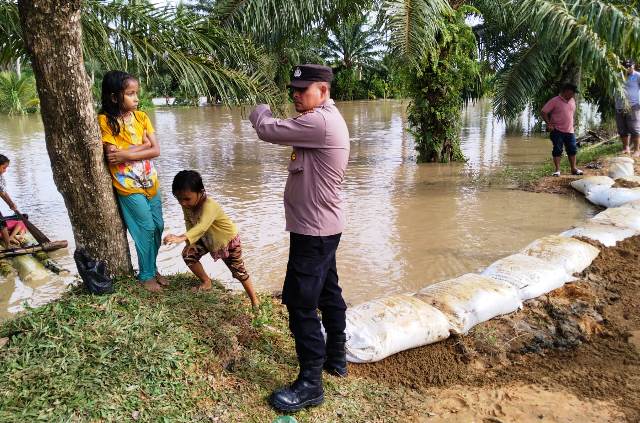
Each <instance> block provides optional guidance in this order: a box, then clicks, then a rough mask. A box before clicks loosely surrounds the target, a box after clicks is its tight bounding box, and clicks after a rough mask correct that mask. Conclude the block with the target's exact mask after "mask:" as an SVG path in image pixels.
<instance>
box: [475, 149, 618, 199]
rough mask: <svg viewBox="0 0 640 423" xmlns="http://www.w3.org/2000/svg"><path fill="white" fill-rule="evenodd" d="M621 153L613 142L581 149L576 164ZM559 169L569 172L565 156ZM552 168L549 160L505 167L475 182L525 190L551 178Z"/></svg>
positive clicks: (480, 177)
mask: <svg viewBox="0 0 640 423" xmlns="http://www.w3.org/2000/svg"><path fill="white" fill-rule="evenodd" d="M621 151H622V145H621V144H620V143H619V142H615V141H614V142H613V143H611V144H603V145H600V146H598V147H595V148H588V147H587V148H582V149H580V150H578V154H577V158H576V163H577V165H578V167H581V166H584V165H585V164H587V163H589V162H592V161H595V160H597V159H599V158H601V157H606V156H613V155H616V154H619V153H620V152H621ZM560 169H561V171H562V172H563V173H565V174H567V173H570V172H571V168H570V166H569V160H568V159H567V157H566V156H564V157H563V159H562V162H561V163H560ZM553 171H554V167H553V163H552V161H551V158H549V160H548V161H546V162H544V163H540V164H538V165H535V166H533V167H519V168H516V167H512V166H506V167H505V168H503V169H502V170H500V171H498V172H495V173H493V174H491V175H482V176H479V177H477V178H476V179H475V182H476V183H477V184H480V185H509V184H511V185H514V184H515V185H517V186H518V187H520V188H526V187H528V186H530V185H531V184H533V183H534V182H536V181H537V180H539V179H540V178H543V177H545V176H551V173H553Z"/></svg>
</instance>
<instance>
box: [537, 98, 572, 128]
mask: <svg viewBox="0 0 640 423" xmlns="http://www.w3.org/2000/svg"><path fill="white" fill-rule="evenodd" d="M542 111H543V112H545V113H547V114H548V115H549V123H550V124H551V125H553V127H554V128H555V129H556V130H558V131H560V132H566V133H570V134H573V132H574V131H573V114H574V113H575V112H576V101H575V100H574V99H573V98H572V99H571V100H569V101H567V100H565V99H564V98H562V97H561V96H559V95H557V96H555V97H553V98H552V99H551V100H549V101H547V104H545V105H544V107H543V108H542Z"/></svg>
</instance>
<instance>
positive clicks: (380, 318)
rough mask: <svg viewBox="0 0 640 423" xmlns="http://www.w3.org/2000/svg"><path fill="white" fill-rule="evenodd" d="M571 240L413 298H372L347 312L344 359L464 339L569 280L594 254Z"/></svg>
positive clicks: (538, 246)
mask: <svg viewBox="0 0 640 423" xmlns="http://www.w3.org/2000/svg"><path fill="white" fill-rule="evenodd" d="M599 252H600V251H599V250H598V249H597V248H595V247H593V246H591V245H589V244H587V243H585V242H582V241H579V240H577V239H574V238H570V237H564V236H559V235H551V236H547V237H544V238H541V239H539V240H537V241H534V242H533V243H531V244H530V245H528V246H527V247H526V248H525V249H523V250H522V251H520V252H518V253H516V254H513V255H511V256H509V257H505V258H503V259H501V260H498V261H496V262H495V263H493V264H492V265H490V266H489V267H488V268H487V269H485V270H484V272H482V273H481V274H472V273H469V274H466V275H462V276H460V277H458V278H455V279H450V280H446V281H443V282H439V283H436V284H434V285H429V286H427V287H426V288H424V289H421V290H420V291H418V292H416V293H412V294H402V295H395V296H391V297H387V298H381V299H376V300H372V301H368V302H366V303H363V304H360V305H358V306H356V307H352V308H350V309H349V310H347V359H348V360H349V361H351V362H354V363H365V362H373V361H378V360H381V359H383V358H385V357H388V356H389V355H392V354H395V353H397V352H400V351H403V350H406V349H409V348H415V347H418V346H422V345H427V344H431V343H434V342H438V341H441V340H443V339H446V338H448V337H449V335H450V334H451V333H456V334H464V333H466V332H468V331H469V330H470V329H471V328H472V327H474V326H475V325H477V324H479V323H482V322H484V321H487V320H489V319H492V318H493V317H496V316H500V315H503V314H508V313H512V312H514V311H516V310H518V309H520V308H521V307H522V302H523V301H525V300H528V299H531V298H534V297H537V296H540V295H543V294H545V293H547V292H549V291H552V290H553V289H556V288H559V287H561V286H563V285H564V284H565V283H566V282H569V281H572V280H574V277H573V274H574V273H576V272H581V271H583V270H584V269H585V268H586V267H587V266H589V265H590V264H591V262H592V261H593V260H594V259H595V258H596V257H597V255H598V254H599Z"/></svg>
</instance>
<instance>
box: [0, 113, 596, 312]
mask: <svg viewBox="0 0 640 423" xmlns="http://www.w3.org/2000/svg"><path fill="white" fill-rule="evenodd" d="M338 106H339V109H340V111H341V112H342V113H343V115H344V117H345V119H346V121H347V124H348V125H349V130H350V133H351V158H350V162H349V168H348V171H347V177H346V183H345V190H344V197H345V200H346V212H347V229H346V230H345V232H344V234H343V238H342V242H341V244H340V249H339V251H338V268H339V269H338V270H339V274H340V278H341V283H342V286H343V288H344V292H345V297H346V299H347V301H349V302H350V303H352V304H356V303H359V302H362V301H365V300H367V299H371V298H374V297H380V296H384V295H388V294H392V293H398V292H404V291H414V290H416V289H418V288H421V287H423V286H426V285H428V284H431V283H433V282H437V281H439V280H442V279H445V278H449V277H453V276H457V275H460V274H462V273H465V272H472V271H477V270H480V269H482V268H484V267H486V266H487V265H488V264H490V263H491V262H493V261H494V260H496V259H498V258H501V257H503V256H506V255H509V254H511V253H513V252H514V251H516V250H518V249H520V248H522V247H524V246H525V245H526V244H528V243H529V242H530V241H532V240H534V239H536V238H539V237H541V236H544V235H548V234H552V233H558V232H560V231H562V230H565V229H567V228H568V227H570V226H571V225H573V224H575V223H576V222H578V221H580V220H581V219H583V218H585V217H586V216H588V215H591V214H593V209H592V208H591V207H590V206H589V205H588V204H587V203H586V202H585V201H584V200H583V199H582V198H577V197H576V198H571V197H567V196H559V195H550V194H535V193H529V192H523V191H518V190H513V189H509V188H508V187H495V186H493V187H490V188H487V187H484V188H482V187H478V186H477V185H475V184H473V183H472V176H477V175H482V174H487V173H490V172H494V171H496V170H498V169H501V168H502V167H504V166H505V165H509V166H517V167H522V166H530V165H532V164H534V163H538V162H540V161H542V160H545V159H547V158H548V156H549V155H550V145H549V144H550V143H549V141H548V140H546V139H542V138H536V137H524V136H520V135H519V136H507V135H505V127H504V125H503V124H501V123H499V122H497V121H495V120H494V119H493V117H492V115H491V112H490V108H489V106H488V105H487V104H485V103H480V104H477V105H475V106H470V107H468V108H467V109H466V110H465V113H464V124H463V125H464V128H463V130H462V140H463V151H464V153H465V155H466V157H467V158H468V159H469V160H468V162H467V163H466V164H450V165H442V164H416V163H415V153H414V147H413V140H412V137H411V136H410V134H408V133H407V131H405V129H404V128H405V123H406V113H405V109H406V103H404V104H403V103H401V102H398V101H377V102H349V103H339V104H338ZM149 114H150V117H151V119H152V121H153V122H154V124H155V126H156V130H157V133H158V138H159V140H160V143H161V146H162V156H161V157H160V159H159V160H157V164H158V166H159V171H160V179H161V186H162V187H163V188H164V191H163V192H162V196H163V204H164V218H165V226H166V231H167V232H173V233H182V232H183V220H182V212H181V210H180V207H179V205H178V204H177V202H176V201H175V200H174V199H173V197H172V196H171V193H170V186H171V180H172V178H173V175H174V174H175V173H176V172H177V171H178V170H181V169H185V168H191V169H197V170H199V171H200V172H201V173H202V175H203V178H204V179H205V185H206V187H207V190H208V192H209V193H210V194H212V195H213V196H214V198H215V199H216V200H217V201H218V202H220V203H221V204H222V206H223V207H224V209H225V211H226V212H227V214H228V215H229V216H230V217H231V218H232V219H233V220H235V222H236V223H237V224H238V227H239V228H240V232H241V237H242V240H243V244H244V252H245V259H246V263H247V268H248V270H249V271H250V272H251V274H252V275H253V278H254V281H255V283H256V285H257V287H258V289H260V290H262V291H273V290H277V289H278V288H279V287H280V286H281V283H282V280H283V276H284V272H285V268H286V260H287V251H288V234H287V233H286V232H285V231H284V210H283V206H282V193H283V189H284V183H285V178H286V175H287V171H286V167H287V161H288V158H289V153H290V150H289V149H288V148H286V147H279V146H274V145H271V144H268V143H264V142H261V141H258V140H257V138H256V136H255V133H254V131H253V129H252V128H251V125H250V123H249V122H248V121H247V120H246V115H243V114H242V113H241V112H240V110H237V109H227V108H223V107H206V108H197V109H156V110H155V111H152V112H150V113H149ZM529 124H530V122H528V121H526V122H524V123H523V126H525V127H527V126H528V125H529ZM0 142H1V147H0V152H1V153H3V154H6V155H8V156H9V157H10V158H11V166H10V167H9V171H8V172H7V174H6V179H7V183H8V186H9V192H10V193H11V195H12V197H13V198H14V200H15V202H16V203H17V204H18V205H19V207H20V209H21V210H22V211H23V212H28V213H29V214H30V215H31V217H32V219H33V220H34V222H36V223H37V224H38V226H39V227H41V229H43V231H44V232H45V233H47V234H48V235H49V236H50V238H52V239H53V238H55V239H67V240H69V241H71V246H70V248H69V250H68V251H65V250H62V251H58V252H56V253H53V256H54V258H55V259H56V260H57V261H58V262H59V263H61V264H63V265H64V266H66V267H68V268H70V269H72V270H73V260H72V258H71V253H72V252H73V235H72V232H71V228H70V224H69V221H68V217H67V214H66V211H65V209H64V203H63V201H62V197H61V196H60V195H59V193H58V192H57V190H56V188H55V186H54V184H53V180H52V176H51V169H50V163H49V159H48V156H47V153H46V148H45V144H44V133H43V129H42V124H41V122H40V118H39V116H25V117H13V118H7V117H0ZM0 207H2V211H3V212H4V211H7V209H6V206H5V205H4V204H2V205H0ZM132 250H133V247H132ZM203 260H204V261H203V263H204V264H205V268H206V269H207V270H208V271H209V272H210V273H211V274H212V276H215V277H217V278H220V279H221V280H223V281H226V282H228V283H229V284H230V285H233V286H239V285H237V284H234V283H233V281H232V279H231V278H230V273H229V272H228V271H227V269H226V268H225V267H224V265H223V264H222V263H221V262H217V263H215V264H214V263H213V262H212V260H211V258H210V257H207V258H205V259H203ZM134 263H135V258H134ZM159 266H160V269H161V271H163V272H166V273H172V272H181V271H187V268H186V266H185V265H184V264H183V263H182V260H181V259H180V248H172V249H170V248H166V247H163V248H162V249H161V251H160V257H159ZM69 282H70V278H60V277H51V278H50V279H48V280H45V281H40V282H27V283H23V281H20V280H19V279H18V278H10V279H8V280H5V281H4V282H0V316H2V315H5V316H6V314H7V312H8V311H10V312H15V311H17V310H19V309H21V307H22V303H23V302H24V301H28V302H30V303H31V304H33V305H37V304H40V303H42V302H44V301H48V300H50V299H51V298H55V297H56V296H57V295H59V292H60V291H61V290H63V289H64V286H65V285H66V284H68V283H69Z"/></svg>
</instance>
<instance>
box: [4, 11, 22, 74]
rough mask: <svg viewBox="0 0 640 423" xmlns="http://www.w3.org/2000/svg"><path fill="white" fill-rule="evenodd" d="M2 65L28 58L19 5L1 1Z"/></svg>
mask: <svg viewBox="0 0 640 423" xmlns="http://www.w3.org/2000/svg"><path fill="white" fill-rule="evenodd" d="M0 34H2V36H0V64H1V65H4V64H7V63H8V62H12V61H14V60H16V59H18V58H25V57H26V54H27V52H26V50H25V48H24V44H23V42H22V30H21V29H20V17H19V15H18V4H17V3H16V2H14V1H8V0H1V1H0Z"/></svg>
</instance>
